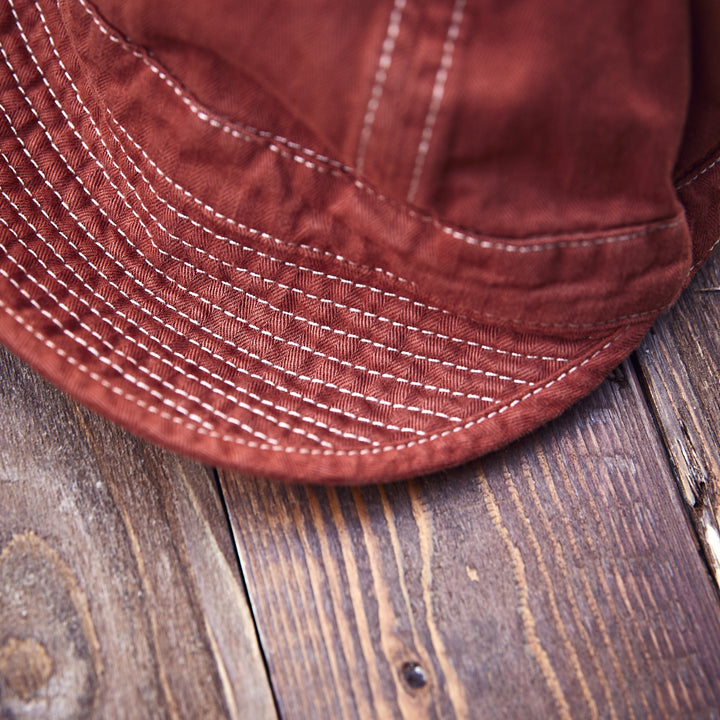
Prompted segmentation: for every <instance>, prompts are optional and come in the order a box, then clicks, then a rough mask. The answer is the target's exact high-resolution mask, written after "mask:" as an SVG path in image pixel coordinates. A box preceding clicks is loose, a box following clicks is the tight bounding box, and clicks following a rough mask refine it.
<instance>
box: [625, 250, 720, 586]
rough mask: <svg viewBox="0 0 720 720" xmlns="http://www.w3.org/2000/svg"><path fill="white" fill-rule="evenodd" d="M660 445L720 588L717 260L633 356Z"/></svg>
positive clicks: (719, 292) (703, 270) (719, 310)
mask: <svg viewBox="0 0 720 720" xmlns="http://www.w3.org/2000/svg"><path fill="white" fill-rule="evenodd" d="M638 359H639V364H640V367H641V371H642V375H643V378H644V380H645V382H646V383H647V386H648V395H649V397H650V400H651V404H652V407H653V411H654V413H655V415H656V417H657V420H658V424H659V426H660V427H661V429H662V432H663V437H664V440H665V444H666V446H667V448H668V451H669V453H670V457H671V460H672V464H673V467H674V469H675V472H676V474H677V478H678V481H679V484H680V487H681V489H682V494H683V497H684V499H685V502H686V503H687V505H688V508H689V509H690V510H691V513H692V516H693V518H694V521H695V523H696V526H697V532H698V537H699V538H700V540H701V542H702V543H703V547H704V549H705V553H706V556H707V558H708V562H709V563H710V564H711V566H712V568H713V571H714V573H715V576H716V578H717V580H718V584H719V585H720V253H715V255H714V257H713V258H712V259H711V260H710V262H708V263H707V264H706V265H705V266H704V267H703V268H701V269H700V271H699V273H698V275H697V276H696V277H695V279H694V280H693V282H692V284H691V285H690V287H689V288H688V289H687V291H686V292H685V293H684V294H683V296H682V297H681V298H680V301H679V302H678V303H677V304H676V305H675V306H674V307H673V309H672V310H671V311H670V312H669V313H667V314H666V315H665V316H664V317H662V318H660V319H659V320H658V322H657V323H656V324H655V327H654V328H653V331H652V332H651V333H650V335H649V336H648V337H647V339H646V341H645V342H644V343H643V345H642V347H641V348H640V351H639V353H638Z"/></svg>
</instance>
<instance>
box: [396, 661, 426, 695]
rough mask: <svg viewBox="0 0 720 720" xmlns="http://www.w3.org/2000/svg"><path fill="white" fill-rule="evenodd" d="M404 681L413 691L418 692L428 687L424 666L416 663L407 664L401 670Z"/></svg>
mask: <svg viewBox="0 0 720 720" xmlns="http://www.w3.org/2000/svg"><path fill="white" fill-rule="evenodd" d="M401 673H402V676H403V680H405V682H406V683H407V684H408V686H409V687H411V688H412V689H413V690H417V689H419V688H421V687H424V686H425V685H427V673H426V672H425V670H423V668H422V665H420V663H416V662H406V663H404V664H403V666H402V668H401Z"/></svg>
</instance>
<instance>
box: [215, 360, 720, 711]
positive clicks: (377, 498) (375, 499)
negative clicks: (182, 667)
mask: <svg viewBox="0 0 720 720" xmlns="http://www.w3.org/2000/svg"><path fill="white" fill-rule="evenodd" d="M220 478H221V484H222V487H223V490H224V492H225V495H226V500H227V505H228V508H229V512H230V515H231V518H232V521H233V529H234V533H235V539H236V543H237V546H238V551H239V554H240V557H241V561H242V566H243V570H244V573H245V577H246V581H247V584H248V589H249V594H250V597H251V601H252V603H253V606H254V612H255V617H256V620H257V622H258V626H259V633H260V637H261V639H262V644H263V647H264V649H265V653H266V657H267V661H268V665H269V668H270V671H271V675H272V677H273V682H274V687H275V692H276V699H277V702H278V706H279V708H280V711H281V715H282V716H283V717H288V718H394V717H405V718H453V717H456V718H465V717H469V718H518V717H537V718H556V717H557V718H638V719H639V718H648V717H653V718H661V717H668V718H685V717H697V718H701V717H702V718H710V717H716V716H717V708H718V707H719V706H720V606H719V604H718V601H717V596H716V594H715V591H714V588H713V585H712V582H711V580H710V578H709V576H708V573H707V570H706V566H705V565H704V563H703V561H702V559H701V558H700V556H699V554H698V551H697V546H696V544H695V540H694V534H693V530H692V527H691V526H690V523H689V521H688V519H687V516H686V513H685V511H684V509H683V506H682V502H681V500H680V498H679V495H678V492H677V488H676V486H675V483H674V479H673V477H672V473H671V471H670V468H669V466H668V463H667V459H666V454H665V450H664V448H663V446H662V444H661V442H660V439H659V436H658V434H657V432H656V429H655V426H654V423H653V419H652V417H651V416H650V413H649V412H648V409H647V406H646V404H645V401H644V398H643V393H642V390H641V388H640V386H639V384H638V382H637V379H636V377H635V375H634V371H633V369H632V366H631V365H629V364H626V365H624V366H623V368H622V369H621V370H620V371H619V372H617V373H616V374H615V375H614V378H613V379H612V380H611V381H608V382H606V383H605V384H604V385H603V386H602V387H601V388H600V389H599V390H598V391H597V392H595V393H594V394H593V395H592V396H591V397H590V398H588V399H587V400H585V401H584V402H583V403H581V404H580V405H579V406H577V407H576V408H574V409H573V410H571V411H570V412H569V413H567V414H566V415H565V416H563V417H562V418H560V419H559V420H558V421H556V422H554V423H551V424H550V425H549V426H547V427H545V428H544V429H542V430H541V431H540V432H538V433H536V434H534V435H532V436H531V437H529V438H526V439H525V440H523V441H522V442H519V443H516V444H515V445H513V446H512V447H510V448H508V449H507V450H506V451H504V452H502V453H497V454H495V455H493V456H490V457H488V458H487V459H485V460H482V461H480V462H477V463H475V464H472V465H468V466H465V467H463V468H460V469H457V470H454V471H452V472H449V473H445V474H442V475H436V476H432V477H428V478H424V479H420V480H416V481H412V482H406V483H396V484H394V485H390V486H388V487H369V488H365V489H362V490H358V489H355V490H333V489H327V490H325V489H320V488H312V487H299V486H294V487H293V486H290V487H284V486H280V485H276V484H271V483H268V482H265V481H263V480H261V479H257V478H250V477H241V476H238V475H234V474H231V473H221V475H220Z"/></svg>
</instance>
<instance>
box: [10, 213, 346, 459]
mask: <svg viewBox="0 0 720 720" xmlns="http://www.w3.org/2000/svg"><path fill="white" fill-rule="evenodd" d="M0 221H2V222H3V224H5V225H6V227H8V226H7V224H6V223H5V220H4V219H3V218H1V217H0ZM13 234H14V233H13ZM16 237H17V235H16ZM21 244H22V245H23V246H24V247H26V249H29V248H27V246H26V245H25V244H24V243H21ZM0 248H2V250H3V251H4V252H5V257H6V258H7V259H8V260H9V261H10V262H11V263H12V264H13V265H15V266H16V267H17V268H18V269H19V270H21V271H22V272H23V274H24V277H26V278H27V279H28V280H30V282H32V283H33V284H34V285H35V286H36V287H37V288H39V289H40V290H42V291H43V292H44V293H45V294H46V295H47V296H48V297H49V298H51V299H52V300H53V301H54V302H55V304H56V305H57V306H58V307H59V308H61V309H62V310H64V311H65V312H66V313H67V314H68V315H69V316H70V317H72V318H73V319H74V320H75V321H76V322H77V323H78V324H79V325H80V327H82V328H83V330H85V331H86V332H88V333H89V334H90V335H91V336H92V337H94V338H95V339H96V340H98V341H99V342H100V343H101V344H102V345H104V346H105V347H106V348H107V349H108V350H109V351H110V353H112V354H116V355H118V356H120V357H121V358H123V359H124V360H127V361H129V362H130V363H132V364H133V365H134V366H135V367H136V368H137V369H138V370H139V371H140V372H142V373H144V374H145V375H147V376H148V377H150V378H151V379H152V380H155V381H156V382H159V383H160V384H161V385H162V386H163V387H165V388H167V389H168V390H170V391H171V392H173V393H177V394H178V395H180V396H181V397H184V398H185V399H186V400H188V401H189V402H191V403H193V404H194V405H197V406H198V407H200V408H202V409H203V410H205V411H207V412H209V413H210V414H211V415H214V416H216V417H219V418H220V419H221V420H224V421H225V422H227V423H229V424H231V425H235V426H237V427H239V428H240V429H241V430H243V431H244V432H246V433H248V434H250V435H252V436H253V437H255V438H258V439H259V440H263V441H265V442H267V443H268V444H270V445H276V444H277V443H278V441H277V440H275V439H274V438H270V437H268V436H267V435H266V434H265V433H263V432H260V431H259V430H253V428H251V427H250V426H249V425H246V424H245V423H243V422H241V421H240V420H238V419H237V418H234V417H231V416H229V415H226V414H225V413H224V412H222V411H221V410H219V409H218V408H215V407H213V406H212V405H209V404H208V403H206V402H203V401H202V400H200V398H199V397H197V396H195V395H190V394H189V393H186V392H185V391H184V390H183V389H182V388H179V387H176V386H175V385H173V384H172V383H170V382H168V381H167V380H163V378H161V377H160V376H159V375H157V374H155V373H153V372H152V371H151V370H149V369H148V368H146V367H144V366H142V365H140V364H139V363H138V362H137V361H136V360H135V359H134V358H132V357H130V356H129V355H127V354H125V353H124V352H122V351H121V350H119V349H118V348H116V347H114V346H113V345H111V344H110V343H109V342H108V341H107V340H105V339H104V338H103V337H102V336H101V335H100V334H99V333H98V332H96V331H94V330H93V329H92V328H91V327H90V326H89V325H86V324H85V323H84V322H83V321H82V320H81V319H80V316H79V315H78V314H77V313H75V312H74V311H72V310H71V309H70V308H69V307H68V306H67V305H65V304H64V303H63V302H62V301H61V300H60V299H59V298H58V297H57V296H56V295H54V294H53V293H52V292H51V291H50V290H49V289H48V288H47V287H46V286H45V285H43V284H42V283H41V282H40V281H38V280H37V278H35V277H34V276H33V275H32V274H31V273H30V272H29V271H28V270H27V268H25V267H24V266H23V265H22V264H21V263H20V262H18V260H17V259H16V258H14V257H13V256H12V255H10V253H8V251H7V248H6V247H4V246H3V245H2V244H0ZM31 253H32V254H33V255H34V257H35V259H36V260H38V261H39V262H40V264H41V265H42V266H43V267H44V269H45V271H46V272H47V273H48V274H50V275H51V276H52V277H53V278H55V280H56V281H57V282H58V283H59V284H60V285H62V286H63V287H64V288H65V289H66V290H69V291H70V292H71V294H72V295H74V296H75V297H76V298H78V299H80V298H79V297H78V296H77V294H76V293H73V292H72V291H71V290H70V288H68V286H67V285H65V283H63V282H62V280H60V279H59V278H58V277H57V275H55V273H53V272H52V270H50V269H49V268H48V267H47V266H46V265H45V263H43V262H42V260H40V258H39V257H38V256H37V255H36V254H35V253H34V252H32V251H31ZM0 274H1V275H3V276H4V277H5V278H6V279H7V280H8V282H10V283H11V284H12V285H13V287H15V288H16V290H18V291H19V292H20V294H21V295H22V296H23V297H25V298H26V299H27V300H28V301H29V302H30V304H31V305H33V307H35V308H37V310H39V311H40V312H41V313H42V315H43V316H45V317H46V318H48V320H50V321H51V322H52V323H53V324H55V325H56V326H57V327H58V328H60V329H61V330H62V332H63V333H65V334H66V335H68V337H71V338H72V339H74V340H75V341H76V342H77V343H79V344H80V345H82V346H83V347H84V348H85V349H86V350H87V351H88V352H90V353H91V354H92V355H94V356H95V357H96V358H97V359H98V360H99V361H100V362H101V363H103V364H106V365H108V366H109V367H111V368H113V369H114V370H115V371H116V372H118V373H119V374H120V375H122V376H123V377H125V379H128V380H129V379H130V378H132V376H131V375H128V374H127V373H126V371H125V370H124V369H123V368H122V367H121V366H120V365H117V364H115V363H113V362H111V361H110V359H109V358H108V357H105V356H104V355H101V354H100V353H99V352H98V351H97V350H96V349H95V348H93V347H91V346H90V345H88V343H87V342H86V341H85V340H83V339H82V338H81V337H80V336H78V335H76V334H75V333H73V332H72V331H71V330H69V329H68V328H66V327H65V326H64V325H63V324H62V323H61V322H60V321H59V320H58V319H57V318H56V317H54V316H53V315H52V314H51V313H49V312H48V311H47V310H44V309H43V308H42V307H41V306H40V305H39V304H38V302H37V301H36V300H35V299H34V298H33V297H32V296H31V295H30V294H29V293H28V292H27V291H26V290H25V289H24V288H23V287H21V286H20V285H19V284H18V283H17V282H16V281H15V280H13V279H12V278H11V277H10V276H9V275H8V274H7V273H6V272H5V270H3V268H2V267H0ZM81 302H82V301H81ZM83 304H84V305H86V307H88V308H89V309H91V310H92V308H90V306H89V305H87V303H84V302H83ZM95 312H96V314H97V311H95ZM110 326H111V327H113V328H114V329H115V330H117V331H118V332H119V333H120V334H121V336H122V337H126V336H125V334H124V333H122V331H121V330H120V329H119V328H117V327H116V326H114V325H112V324H110ZM178 370H179V371H180V372H181V373H182V374H183V375H185V376H186V377H187V375H186V374H185V372H184V371H182V370H181V369H179V368H178ZM134 382H135V384H136V385H137V386H138V387H140V388H141V389H142V390H144V391H145V392H148V393H149V394H150V395H152V396H153V397H154V398H156V399H157V400H159V401H160V402H162V403H163V404H164V405H167V406H168V407H172V408H173V409H176V410H178V411H179V412H181V413H182V414H183V415H187V416H188V417H189V418H190V419H192V420H193V421H194V422H196V423H197V424H199V425H203V426H205V427H207V428H208V429H212V427H213V426H212V425H210V424H209V423H208V422H207V421H206V420H201V418H200V417H199V416H198V415H192V414H190V412H189V411H188V410H187V409H185V408H183V407H182V406H179V405H177V403H175V402H173V401H172V400H170V399H169V398H167V397H164V396H163V395H162V394H161V393H159V392H158V391H157V390H154V389H153V388H151V387H150V386H149V385H146V384H145V383H142V381H134ZM224 397H226V398H227V396H226V395H224ZM228 399H230V398H228ZM233 400H234V401H235V404H236V405H238V406H239V407H243V405H245V404H244V403H241V402H238V401H237V399H233ZM244 409H247V410H249V411H251V412H253V413H255V414H256V415H259V416H260V417H262V418H263V419H265V420H267V421H269V422H271V423H274V424H276V425H278V426H279V427H281V428H283V427H284V428H285V429H287V430H294V431H296V432H297V433H298V434H300V435H303V436H304V437H307V438H308V439H309V440H313V441H314V442H317V443H319V444H320V445H322V446H323V447H330V448H331V447H333V446H332V445H331V444H330V443H329V442H327V441H325V440H320V438H319V437H317V436H316V435H314V434H312V433H308V432H306V431H305V430H303V429H302V428H291V427H290V426H289V425H287V423H282V422H280V421H278V420H277V418H273V417H272V416H270V415H266V414H265V413H263V412H262V410H259V409H257V408H252V407H250V406H249V405H246V406H245V408H244ZM355 439H357V438H355Z"/></svg>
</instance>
